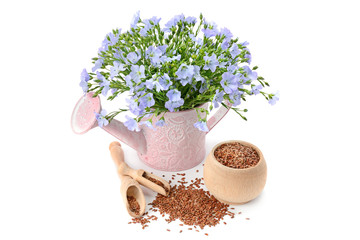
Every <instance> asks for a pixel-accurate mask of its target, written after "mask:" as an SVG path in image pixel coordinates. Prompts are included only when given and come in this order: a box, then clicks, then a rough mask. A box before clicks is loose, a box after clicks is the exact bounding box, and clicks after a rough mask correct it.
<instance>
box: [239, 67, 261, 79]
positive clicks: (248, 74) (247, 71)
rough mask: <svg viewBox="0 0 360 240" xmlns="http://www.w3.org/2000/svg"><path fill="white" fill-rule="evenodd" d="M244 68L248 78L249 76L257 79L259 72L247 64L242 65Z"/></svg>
mask: <svg viewBox="0 0 360 240" xmlns="http://www.w3.org/2000/svg"><path fill="white" fill-rule="evenodd" d="M242 68H243V70H244V71H245V73H246V77H247V78H249V79H250V80H256V79H257V77H258V74H257V72H255V71H253V70H251V69H250V68H249V66H247V65H245V66H242Z"/></svg>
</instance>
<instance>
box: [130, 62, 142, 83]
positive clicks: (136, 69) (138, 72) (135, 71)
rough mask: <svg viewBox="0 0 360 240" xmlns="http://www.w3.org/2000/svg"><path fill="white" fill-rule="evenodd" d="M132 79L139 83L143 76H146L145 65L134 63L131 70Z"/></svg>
mask: <svg viewBox="0 0 360 240" xmlns="http://www.w3.org/2000/svg"><path fill="white" fill-rule="evenodd" d="M130 76H131V79H132V80H133V81H134V82H135V83H139V82H140V80H141V79H142V78H145V67H144V65H141V66H138V65H132V66H131V72H130Z"/></svg>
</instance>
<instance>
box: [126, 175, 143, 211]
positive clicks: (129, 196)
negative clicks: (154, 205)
mask: <svg viewBox="0 0 360 240" xmlns="http://www.w3.org/2000/svg"><path fill="white" fill-rule="evenodd" d="M120 179H121V187H120V192H121V196H122V198H123V201H124V203H125V206H126V210H127V211H128V213H129V214H130V216H132V217H135V218H138V217H141V216H142V215H143V214H144V212H145V207H146V201H145V196H144V193H143V191H142V190H141V187H140V185H139V183H138V182H137V181H135V180H134V179H132V178H131V177H129V176H120Z"/></svg>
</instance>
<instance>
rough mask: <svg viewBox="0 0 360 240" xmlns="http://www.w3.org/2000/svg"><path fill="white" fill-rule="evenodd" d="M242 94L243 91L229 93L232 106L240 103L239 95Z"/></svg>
mask: <svg viewBox="0 0 360 240" xmlns="http://www.w3.org/2000/svg"><path fill="white" fill-rule="evenodd" d="M242 94H243V92H240V91H237V90H236V91H233V92H232V93H230V94H229V98H230V99H231V100H232V101H233V102H234V103H233V106H234V107H236V106H238V105H240V103H241V95H242Z"/></svg>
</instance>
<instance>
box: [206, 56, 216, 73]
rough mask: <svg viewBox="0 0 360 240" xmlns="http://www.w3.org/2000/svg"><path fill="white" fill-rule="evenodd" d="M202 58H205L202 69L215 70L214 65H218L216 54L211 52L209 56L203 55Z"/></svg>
mask: <svg viewBox="0 0 360 240" xmlns="http://www.w3.org/2000/svg"><path fill="white" fill-rule="evenodd" d="M204 60H205V66H204V70H208V69H210V70H211V71H212V72H215V70H216V67H217V66H219V61H218V60H217V59H216V55H215V54H212V55H211V56H210V57H209V56H204Z"/></svg>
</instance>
